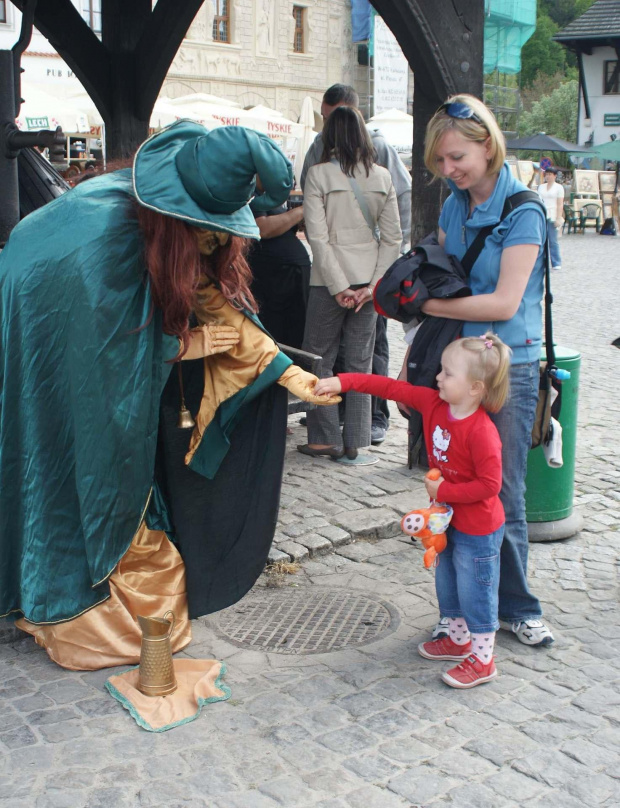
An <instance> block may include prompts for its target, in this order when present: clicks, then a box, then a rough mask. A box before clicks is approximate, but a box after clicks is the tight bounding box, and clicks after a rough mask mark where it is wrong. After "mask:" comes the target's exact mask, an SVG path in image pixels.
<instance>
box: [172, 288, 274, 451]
mask: <svg viewBox="0 0 620 808" xmlns="http://www.w3.org/2000/svg"><path fill="white" fill-rule="evenodd" d="M194 313H195V315H196V317H197V319H198V322H199V323H200V325H211V324H217V325H231V326H233V328H236V329H237V331H238V332H239V342H238V343H237V344H236V345H235V346H234V347H233V348H231V349H230V351H227V352H226V353H220V354H214V355H213V356H207V357H205V358H204V366H205V386H204V391H203V395H202V401H201V404H200V409H199V411H198V413H197V415H196V416H195V420H196V427H195V429H194V432H193V434H192V439H191V441H190V446H189V452H188V453H187V455H186V456H185V462H186V463H189V462H190V460H191V459H192V457H193V455H194V452H195V451H196V449H197V448H198V446H199V445H200V441H201V440H202V436H203V434H204V432H205V430H206V428H207V427H208V426H209V424H210V423H211V421H212V420H213V416H214V415H215V411H216V410H217V408H218V407H219V406H220V404H222V402H224V401H226V400H227V399H229V398H231V397H232V396H234V395H235V393H238V392H239V390H242V389H243V388H244V387H247V386H248V385H249V384H251V383H252V382H253V381H254V380H255V379H256V378H257V377H258V376H259V375H260V374H261V373H262V372H263V370H265V368H266V367H267V366H268V365H269V364H270V363H271V362H272V361H273V359H274V357H275V356H276V354H278V353H279V348H278V346H277V345H276V344H275V342H274V341H273V340H272V339H271V337H269V336H267V334H265V333H264V332H263V331H261V329H260V328H259V327H258V326H257V325H255V324H254V323H253V322H252V321H251V320H250V319H249V318H248V317H246V316H245V314H243V312H241V311H238V310H237V309H235V308H234V307H233V306H231V304H230V303H229V302H228V301H227V300H226V298H225V297H224V295H223V294H222V293H221V292H220V291H219V289H218V288H217V287H216V286H215V285H214V284H209V285H208V286H201V287H200V288H199V289H198V291H197V293H196V302H195V306H194Z"/></svg>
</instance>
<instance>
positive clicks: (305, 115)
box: [295, 95, 316, 185]
mask: <svg viewBox="0 0 620 808" xmlns="http://www.w3.org/2000/svg"><path fill="white" fill-rule="evenodd" d="M299 124H300V126H303V132H302V135H301V137H300V138H299V146H298V149H297V159H296V160H295V178H296V179H297V185H299V183H300V178H301V170H302V168H303V166H304V159H305V157H306V152H307V151H308V149H309V148H310V146H311V145H312V142H313V141H314V138H315V137H316V132H315V131H314V105H313V103H312V98H311V97H310V96H309V95H307V96H306V97H305V98H304V100H303V101H302V102H301V112H300V113H299Z"/></svg>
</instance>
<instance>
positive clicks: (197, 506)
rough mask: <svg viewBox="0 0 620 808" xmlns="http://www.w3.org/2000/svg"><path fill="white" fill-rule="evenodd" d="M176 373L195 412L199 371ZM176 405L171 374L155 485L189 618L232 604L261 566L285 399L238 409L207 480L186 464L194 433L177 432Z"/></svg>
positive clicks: (276, 393)
mask: <svg viewBox="0 0 620 808" xmlns="http://www.w3.org/2000/svg"><path fill="white" fill-rule="evenodd" d="M181 367H182V371H183V387H184V393H185V401H186V404H187V406H188V408H189V410H190V411H191V412H192V413H196V412H197V411H198V408H199V406H200V401H201V398H202V393H203V389H204V370H203V368H204V364H203V362H202V360H197V361H186V362H182V363H181ZM179 403H180V390H179V380H178V372H177V369H176V367H175V368H174V369H173V372H172V373H171V374H170V378H169V380H168V383H167V385H166V387H165V389H164V392H163V395H162V398H161V406H160V420H159V435H158V444H157V458H156V471H155V479H156V483H157V487H158V489H159V493H160V494H161V498H162V500H163V503H164V504H165V510H166V512H167V517H168V521H169V526H170V528H171V529H170V530H169V531H168V532H169V535H170V538H171V539H172V540H173V541H174V542H175V544H176V545H177V547H178V549H179V552H180V553H181V556H182V558H183V561H184V563H185V569H186V578H187V600H188V609H189V616H190V618H195V617H200V616H201V615H205V614H211V613H212V612H216V611H219V610H220V609H224V608H226V607H227V606H231V605H232V604H233V603H236V602H237V601H238V600H240V599H241V598H242V597H243V596H244V595H245V594H246V593H247V592H248V591H249V590H250V589H251V588H252V586H253V585H254V583H255V582H256V580H257V578H258V576H259V575H260V573H261V572H262V570H263V568H264V566H265V563H266V561H267V555H268V553H269V549H270V547H271V542H272V540H273V535H274V532H275V528H276V522H277V518H278V507H279V501H280V488H281V485H282V468H283V462H284V450H285V444H286V417H287V394H286V390H285V389H284V388H283V387H281V386H280V385H278V384H273V385H271V386H270V387H269V388H267V390H265V392H263V393H262V394H261V395H259V396H258V397H257V398H256V399H255V400H253V401H251V402H250V403H249V404H247V405H246V406H245V407H244V411H243V417H242V418H241V419H240V420H239V423H238V424H237V426H236V427H235V429H234V431H233V433H232V435H231V436H230V449H229V451H228V454H227V455H226V457H225V458H224V460H223V462H222V464H221V466H220V468H219V470H218V472H217V474H216V475H215V477H214V479H213V480H208V479H206V478H205V477H203V476H202V475H201V474H198V473H197V472H195V471H192V470H191V469H190V468H188V467H187V466H186V465H185V462H184V458H185V455H186V453H187V451H188V448H189V441H190V438H191V434H192V430H191V429H180V428H179V427H178V426H177V420H178V416H179Z"/></svg>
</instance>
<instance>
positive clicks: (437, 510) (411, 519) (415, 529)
mask: <svg viewBox="0 0 620 808" xmlns="http://www.w3.org/2000/svg"><path fill="white" fill-rule="evenodd" d="M426 477H427V479H429V480H438V479H439V478H440V477H441V472H440V471H439V469H431V470H430V471H429V472H428V473H427V475H426ZM451 519H452V508H451V507H450V506H449V505H438V504H437V503H436V502H435V500H433V501H432V502H431V504H430V506H429V507H428V508H417V509H416V510H415V511H409V513H406V514H405V515H404V516H403V518H402V519H401V522H400V526H401V528H402V530H403V532H404V533H406V534H407V535H408V536H411V537H412V538H415V539H420V541H421V542H422V546H423V547H424V549H425V550H426V552H425V553H424V566H425V567H426V569H428V568H429V567H432V566H436V565H437V564H438V563H439V558H438V555H439V553H441V552H442V551H443V550H445V549H446V545H447V544H448V539H447V537H446V529H447V527H448V525H449V524H450V520H451Z"/></svg>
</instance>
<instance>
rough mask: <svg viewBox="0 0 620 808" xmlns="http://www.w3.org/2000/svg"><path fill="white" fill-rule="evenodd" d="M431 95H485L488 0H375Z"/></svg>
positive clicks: (441, 97) (443, 97) (419, 80)
mask: <svg viewBox="0 0 620 808" xmlns="http://www.w3.org/2000/svg"><path fill="white" fill-rule="evenodd" d="M371 3H372V5H373V6H374V7H375V8H376V10H377V11H378V12H379V14H380V15H381V16H382V17H383V19H384V20H385V22H386V24H387V25H388V27H389V28H390V29H391V30H392V32H393V33H394V36H395V37H396V39H397V41H398V43H399V45H400V46H401V48H402V51H403V53H404V54H405V57H406V59H407V61H408V62H409V64H410V66H411V69H412V71H413V73H414V75H415V76H416V79H417V80H416V84H418V85H419V84H420V82H422V83H423V84H424V88H425V92H426V93H427V95H429V96H430V95H434V96H435V97H436V98H439V99H442V100H443V99H445V97H446V96H447V95H450V94H454V93H458V92H460V93H472V94H473V95H477V96H479V97H482V88H483V74H482V59H483V48H484V0H441V2H438V0H371Z"/></svg>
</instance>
